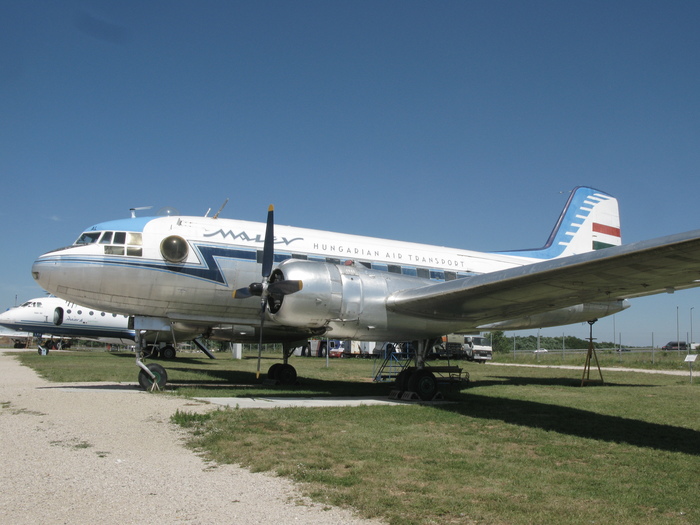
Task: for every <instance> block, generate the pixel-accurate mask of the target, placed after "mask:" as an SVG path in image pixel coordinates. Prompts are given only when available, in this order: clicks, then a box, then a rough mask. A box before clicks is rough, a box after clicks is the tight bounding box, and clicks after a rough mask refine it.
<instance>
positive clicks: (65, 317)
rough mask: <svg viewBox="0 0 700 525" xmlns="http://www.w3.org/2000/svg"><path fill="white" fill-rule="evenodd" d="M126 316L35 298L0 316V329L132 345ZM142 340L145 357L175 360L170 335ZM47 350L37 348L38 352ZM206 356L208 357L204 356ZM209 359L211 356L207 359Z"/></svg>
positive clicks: (132, 339) (164, 334) (157, 334)
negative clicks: (145, 349) (146, 347)
mask: <svg viewBox="0 0 700 525" xmlns="http://www.w3.org/2000/svg"><path fill="white" fill-rule="evenodd" d="M130 324H131V323H130V319H129V316H127V315H123V314H115V313H108V312H103V311H97V310H95V309H93V308H89V307H86V306H80V305H77V304H75V303H71V302H68V301H65V300H63V299H59V298H58V297H38V298H36V299H30V300H29V301H25V302H24V303H22V304H21V305H19V306H16V307H14V308H10V309H8V310H6V311H5V312H3V313H2V314H0V326H3V327H5V328H9V329H11V330H15V331H18V332H28V333H30V334H34V337H36V338H37V339H39V340H40V339H41V338H42V337H43V336H44V335H51V336H61V337H71V338H79V339H93V340H97V341H102V342H104V343H108V344H121V345H129V346H131V345H133V344H134V341H135V340H136V331H135V330H134V329H133V328H132V327H130ZM148 335H149V336H148V337H147V338H146V340H147V341H148V342H149V343H151V344H150V345H149V346H148V349H147V354H148V355H149V356H152V357H156V356H158V355H160V357H163V358H165V359H173V358H175V356H176V350H175V347H174V346H173V345H172V344H170V343H171V342H172V341H173V340H174V334H173V333H171V332H166V333H163V332H157V333H156V332H153V333H151V334H148ZM42 350H44V351H46V350H48V348H42V347H41V344H40V346H39V352H40V353H41V351H42ZM207 355H210V354H209V353H208V352H207ZM210 357H211V355H210Z"/></svg>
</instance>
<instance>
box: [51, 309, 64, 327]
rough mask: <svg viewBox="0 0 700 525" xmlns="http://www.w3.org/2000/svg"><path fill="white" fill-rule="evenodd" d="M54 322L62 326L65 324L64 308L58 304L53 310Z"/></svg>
mask: <svg viewBox="0 0 700 525" xmlns="http://www.w3.org/2000/svg"><path fill="white" fill-rule="evenodd" d="M53 324H55V325H56V326H61V325H62V324H63V308H61V307H60V306H57V307H56V309H55V310H54V311H53Z"/></svg>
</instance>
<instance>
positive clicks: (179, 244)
mask: <svg viewBox="0 0 700 525" xmlns="http://www.w3.org/2000/svg"><path fill="white" fill-rule="evenodd" d="M160 253H161V255H162V256H163V259H165V260H166V261H168V262H172V263H181V262H182V261H184V260H185V259H187V254H188V253H189V247H188V246H187V241H186V240H185V239H183V238H182V237H180V236H178V235H171V236H169V237H166V238H165V239H163V242H161V243H160Z"/></svg>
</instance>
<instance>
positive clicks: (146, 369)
mask: <svg viewBox="0 0 700 525" xmlns="http://www.w3.org/2000/svg"><path fill="white" fill-rule="evenodd" d="M142 351H143V340H142V339H141V332H140V331H139V330H136V338H135V345H134V353H135V354H136V366H138V367H139V368H140V369H141V371H140V372H139V385H141V388H143V389H144V390H147V391H149V392H154V391H156V390H163V389H165V384H166V383H167V382H168V374H167V372H166V371H165V368H163V367H162V366H160V365H159V364H158V363H149V364H148V365H146V364H145V363H144V362H143V361H141V352H142Z"/></svg>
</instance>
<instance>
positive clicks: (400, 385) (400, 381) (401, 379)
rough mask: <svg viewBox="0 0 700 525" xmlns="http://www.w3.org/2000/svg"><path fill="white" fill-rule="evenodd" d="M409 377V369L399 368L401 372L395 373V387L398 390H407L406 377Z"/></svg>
mask: <svg viewBox="0 0 700 525" xmlns="http://www.w3.org/2000/svg"><path fill="white" fill-rule="evenodd" d="M410 377H411V371H410V370H401V372H399V375H397V376H396V379H395V382H396V389H397V390H400V391H401V392H405V391H406V390H408V379H409V378H410Z"/></svg>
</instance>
